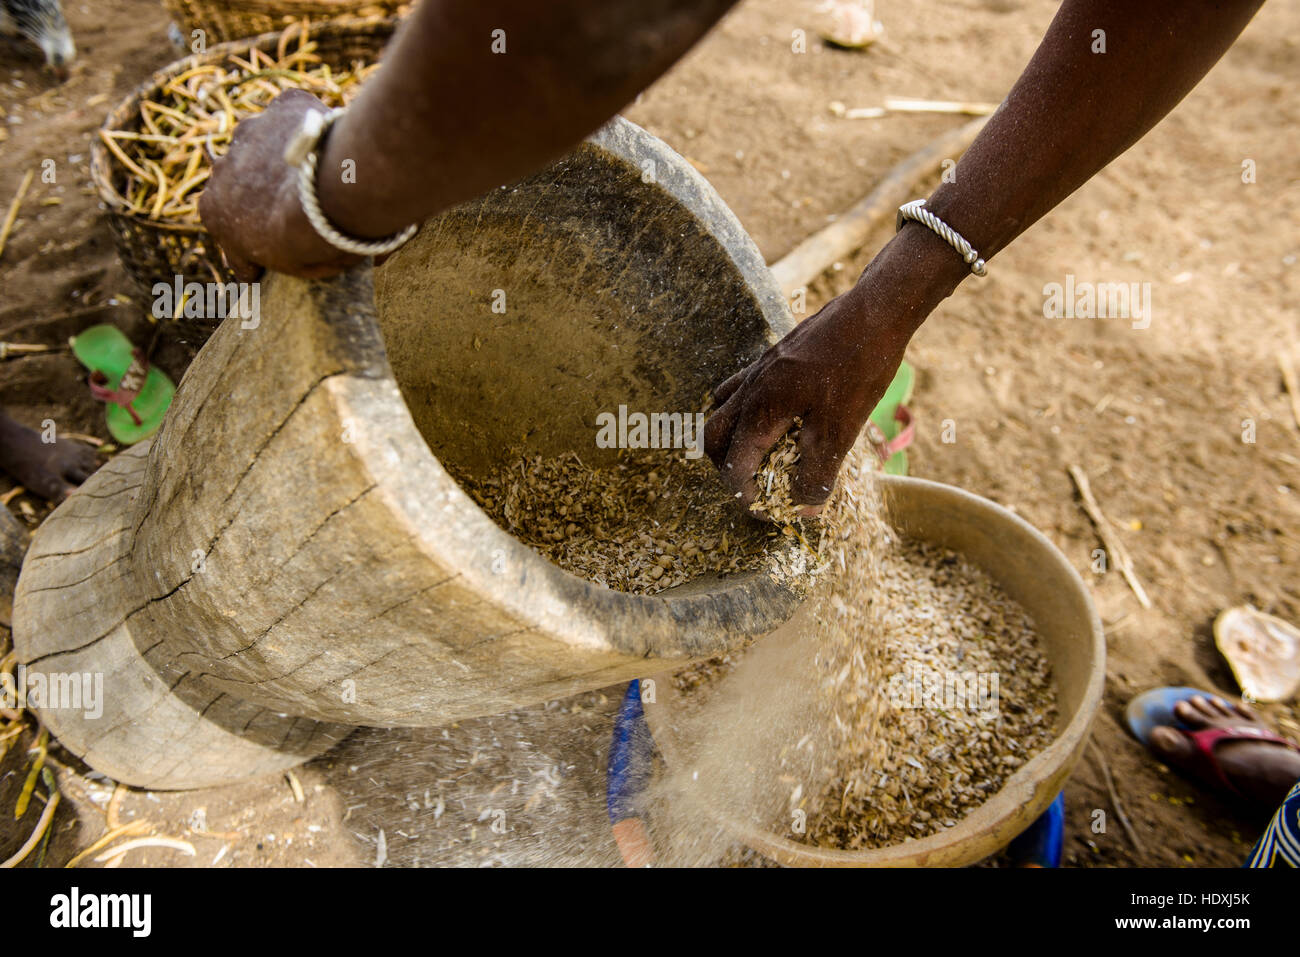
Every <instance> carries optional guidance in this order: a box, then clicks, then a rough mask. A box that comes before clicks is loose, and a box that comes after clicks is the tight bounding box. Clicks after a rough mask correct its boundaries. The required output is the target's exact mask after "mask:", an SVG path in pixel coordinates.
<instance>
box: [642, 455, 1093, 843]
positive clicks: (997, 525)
mask: <svg viewBox="0 0 1300 957" xmlns="http://www.w3.org/2000/svg"><path fill="white" fill-rule="evenodd" d="M882 481H883V482H884V486H885V491H886V494H887V496H888V501H889V506H890V511H891V515H892V520H893V522H894V524H895V526H896V527H897V528H898V529H899V531H900V532H902V533H903V534H906V535H908V536H911V537H913V538H917V539H921V540H924V541H928V542H933V543H934V544H937V545H941V546H944V547H946V548H950V549H952V550H953V551H955V552H958V553H959V554H961V555H963V556H965V557H966V558H967V559H969V560H970V561H972V562H973V563H974V564H976V565H977V566H979V567H980V568H981V569H983V570H984V571H985V572H987V573H988V574H989V575H990V576H991V577H992V578H993V579H994V580H995V581H997V582H998V584H1000V585H1001V586H1002V588H1003V589H1004V590H1005V591H1006V593H1007V594H1008V595H1009V596H1010V597H1011V598H1013V599H1015V600H1016V601H1018V602H1019V603H1020V604H1021V605H1022V606H1023V607H1024V609H1025V610H1026V611H1027V612H1028V613H1029V614H1030V615H1031V616H1032V617H1033V619H1034V622H1035V624H1036V625H1037V628H1038V635H1039V638H1040V639H1041V641H1042V644H1043V649H1044V653H1045V654H1046V655H1047V658H1048V662H1049V664H1050V665H1051V668H1052V678H1053V681H1054V683H1055V687H1056V694H1057V710H1058V712H1059V717H1058V720H1057V729H1058V733H1057V736H1056V738H1055V739H1054V740H1053V741H1052V743H1051V744H1050V745H1048V747H1046V748H1044V749H1043V750H1042V751H1041V752H1039V753H1038V754H1037V755H1035V756H1034V757H1033V758H1031V759H1030V760H1029V761H1027V762H1025V764H1023V765H1022V766H1021V767H1020V768H1019V769H1018V770H1017V771H1016V772H1015V773H1014V774H1013V775H1011V777H1010V778H1008V779H1007V781H1006V783H1005V784H1004V785H1003V787H1002V789H1001V790H999V791H998V792H997V793H996V794H994V795H993V796H992V797H990V798H989V799H988V800H987V801H986V802H984V804H982V805H981V806H980V807H978V808H976V809H975V810H974V811H972V812H971V813H970V814H968V815H967V816H966V817H964V818H962V819H961V820H960V821H958V822H957V824H956V826H955V827H951V828H945V829H944V830H943V831H941V832H939V833H937V834H934V835H932V836H930V837H926V838H923V839H920V840H916V841H910V842H907V843H905V844H896V845H893V846H891V847H883V848H877V849H873V850H865V851H841V850H828V849H824V848H818V847H812V846H809V845H805V844H799V843H796V842H795V841H791V840H788V839H785V838H781V837H778V836H776V835H774V834H770V833H767V832H765V831H761V830H759V829H757V828H755V827H753V826H751V825H748V824H745V823H741V822H739V821H735V820H727V821H725V822H724V825H725V826H726V827H728V828H729V829H730V830H731V831H732V832H733V833H734V835H735V836H736V838H737V839H738V840H740V841H742V842H743V843H745V844H747V845H748V846H750V847H752V848H754V849H755V850H757V851H759V852H761V853H763V854H766V855H767V856H769V857H771V858H773V859H774V860H776V861H779V862H780V863H782V864H786V865H789V866H794V867H961V866H964V865H967V864H972V863H974V862H976V861H978V860H981V859H982V858H984V857H987V856H988V855H990V854H992V853H994V852H995V851H997V850H999V849H1000V848H1002V847H1005V846H1006V845H1007V844H1008V843H1009V842H1010V841H1011V840H1012V838H1014V837H1015V836H1016V835H1017V834H1019V833H1020V832H1021V831H1023V830H1024V829H1025V828H1026V827H1028V826H1029V825H1030V824H1031V823H1032V822H1033V820H1034V819H1035V818H1036V817H1038V815H1040V814H1041V813H1042V812H1043V811H1045V810H1046V809H1047V806H1048V805H1049V804H1051V803H1052V800H1053V799H1054V798H1055V797H1056V795H1057V794H1058V793H1059V792H1060V790H1061V788H1062V787H1063V786H1064V784H1065V781H1066V779H1067V778H1068V777H1069V776H1070V772H1071V771H1072V770H1073V769H1074V765H1075V763H1076V762H1077V761H1078V760H1079V757H1080V756H1081V755H1082V753H1083V748H1084V746H1085V745H1086V744H1087V741H1088V733H1089V728H1090V726H1091V724H1092V719H1093V717H1094V716H1095V715H1096V713H1097V708H1098V705H1099V704H1100V702H1101V692H1102V684H1103V680H1104V675H1105V671H1106V644H1105V637H1104V635H1103V632H1102V628H1101V620H1100V619H1099V618H1098V617H1097V610H1096V609H1095V608H1094V607H1093V604H1092V597H1091V595H1090V594H1089V592H1088V589H1087V587H1086V586H1085V585H1084V583H1083V581H1082V580H1081V579H1080V578H1079V575H1078V573H1077V572H1075V570H1074V568H1073V567H1071V565H1070V564H1069V562H1068V561H1066V558H1065V556H1064V555H1062V554H1061V552H1060V551H1059V550H1058V549H1057V548H1056V546H1054V545H1053V544H1052V543H1051V542H1049V541H1048V540H1047V539H1046V538H1045V537H1044V536H1043V535H1042V533H1041V532H1039V531H1038V530H1037V529H1035V528H1034V527H1033V526H1031V525H1029V524H1028V523H1027V522H1025V521H1024V520H1023V519H1020V518H1018V517H1017V516H1015V515H1013V514H1012V513H1011V512H1009V511H1007V510H1006V509H1004V508H1002V507H1001V506H999V505H995V504H994V503H993V502H990V501H989V500H988V499H985V498H981V497H980V496H978V495H973V494H971V493H970V492H965V491H963V490H961V489H958V488H953V487H952V486H949V485H943V484H940V483H938V482H930V481H926V480H924V479H917V478H904V477H899V476H891V475H886V476H882ZM800 617H802V616H800ZM793 625H794V621H793V620H792V622H791V626H793ZM767 640H779V637H778V636H777V635H773V636H772V638H770V639H767ZM655 686H656V689H657V693H658V698H659V701H658V703H656V704H647V705H646V706H645V713H646V720H647V721H648V722H649V724H650V729H651V731H652V733H653V734H654V739H655V743H656V744H657V745H658V747H659V749H660V750H661V751H662V752H663V755H664V758H665V760H666V761H667V762H668V764H669V765H672V764H674V763H676V761H678V760H681V758H680V755H681V743H680V741H679V740H678V739H677V736H676V734H675V725H674V721H673V712H674V708H675V707H678V706H680V702H681V696H680V694H679V693H678V692H677V691H676V690H675V689H674V688H673V683H672V681H671V680H670V679H669V677H668V676H667V675H664V676H662V677H660V678H659V679H658V680H657V681H656V682H655Z"/></svg>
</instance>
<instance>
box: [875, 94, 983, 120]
mask: <svg viewBox="0 0 1300 957" xmlns="http://www.w3.org/2000/svg"><path fill="white" fill-rule="evenodd" d="M997 108H998V104H997V103H971V102H968V101H965V100H913V99H910V98H904V97H890V98H887V99H886V100H885V109H887V110H889V111H890V112H893V113H965V114H967V115H969V116H988V115H989V114H990V113H993V112H994V111H995V110H997Z"/></svg>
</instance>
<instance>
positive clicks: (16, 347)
mask: <svg viewBox="0 0 1300 957" xmlns="http://www.w3.org/2000/svg"><path fill="white" fill-rule="evenodd" d="M62 348H64V347H63V346H47V345H43V344H41V343H37V342H0V359H8V358H11V357H17V356H27V355H34V354H35V353H39V352H57V351H59V350H60V349H62Z"/></svg>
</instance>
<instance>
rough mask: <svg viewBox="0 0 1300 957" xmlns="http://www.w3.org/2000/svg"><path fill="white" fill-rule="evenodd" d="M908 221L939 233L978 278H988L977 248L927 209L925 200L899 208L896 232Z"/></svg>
mask: <svg viewBox="0 0 1300 957" xmlns="http://www.w3.org/2000/svg"><path fill="white" fill-rule="evenodd" d="M908 220H912V221H913V222H917V223H920V224H921V225H922V226H924V227H926V228H927V229H929V230H930V231H931V232H933V233H937V234H938V235H939V237H940V238H942V239H943V241H944V242H946V243H947V244H948V245H949V246H951V247H952V248H953V249H955V250H957V252H958V253H960V254H961V258H962V259H964V260H965V261H966V264H967V265H968V266H970V271H971V272H973V273H974V274H975V275H977V276H987V275H988V269H986V268H985V266H984V260H982V259H980V254H979V253H977V252H976V251H975V247H974V246H972V245H971V244H970V243H968V242H967V241H966V237H964V236H963V235H962V234H961V233H959V232H957V230H955V229H953V228H952V227H951V226H949V225H948V224H947V223H945V222H944V221H943V220H942V219H940V218H939V217H938V216H936V215H934V213H932V212H930V211H929V210H928V209H926V208H925V200H923V199H914V200H912V201H911V202H910V203H904V204H903V205H902V206H900V207H898V219H897V220H896V223H895V226H894V231H895V232H897V231H898V230H900V229H902V228H903V224H904V223H905V222H907V221H908Z"/></svg>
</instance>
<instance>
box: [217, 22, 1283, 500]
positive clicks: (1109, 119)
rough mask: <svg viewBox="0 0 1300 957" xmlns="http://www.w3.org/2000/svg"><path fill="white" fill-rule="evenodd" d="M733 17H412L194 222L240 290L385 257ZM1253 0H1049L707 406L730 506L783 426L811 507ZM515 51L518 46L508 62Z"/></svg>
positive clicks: (1197, 73) (583, 125)
mask: <svg viewBox="0 0 1300 957" xmlns="http://www.w3.org/2000/svg"><path fill="white" fill-rule="evenodd" d="M732 3H733V0H707V2H699V3H686V2H679V0H665V2H656V3H645V2H643V0H617V2H609V0H568V2H565V3H561V4H546V5H539V4H534V3H530V2H527V0H487V2H483V3H477V4H451V3H446V2H437V0H427V2H424V3H421V4H419V5H418V6H417V7H416V9H415V11H414V12H413V13H412V15H411V16H410V18H409V19H408V20H407V21H406V23H405V24H404V26H403V28H402V29H401V31H400V32H399V34H398V35H397V37H396V39H395V40H394V42H393V44H392V45H391V47H390V49H389V50H388V51H387V52H386V57H385V63H386V66H385V68H384V69H383V70H381V71H380V72H379V73H378V75H377V76H376V77H375V78H374V79H373V80H372V81H370V82H368V83H367V84H366V87H365V89H364V90H363V91H362V92H361V94H360V95H359V96H358V98H357V100H356V101H355V102H354V103H353V105H352V106H351V107H349V109H348V111H347V114H346V116H342V117H339V116H337V115H336V116H335V117H334V118H335V119H337V120H338V122H337V123H334V124H333V125H332V127H329V128H328V136H326V135H325V134H326V132H327V129H326V128H325V127H323V126H322V125H320V124H319V123H317V124H316V125H315V126H313V121H312V114H315V113H317V112H318V111H319V107H318V106H317V105H315V104H310V103H308V102H307V101H306V100H304V99H303V97H302V96H301V95H298V96H295V97H294V99H293V100H292V101H288V102H285V103H283V104H281V103H280V101H277V104H276V105H275V107H274V108H273V111H271V110H269V111H268V113H267V115H266V116H264V117H263V118H261V119H259V120H256V121H255V123H256V124H257V125H256V127H255V129H254V130H253V131H252V132H250V133H249V134H248V135H247V136H239V137H237V138H236V140H235V142H234V143H233V144H232V148H231V151H230V153H229V154H228V156H227V158H226V159H225V160H224V161H223V162H222V163H221V164H220V165H219V166H218V167H217V169H216V170H214V173H213V177H212V180H211V183H210V184H209V186H208V189H207V192H206V193H205V194H204V198H203V200H202V203H201V212H202V214H203V221H204V225H205V226H207V227H208V229H209V230H210V231H211V232H212V234H213V235H214V237H215V238H216V239H217V240H218V242H219V243H220V244H221V246H222V248H223V249H224V250H225V252H226V255H227V256H228V257H229V259H230V261H231V262H232V264H236V265H237V267H238V269H239V271H240V272H241V273H242V274H244V275H245V276H248V275H249V274H251V273H253V272H255V271H257V270H258V269H259V268H273V269H276V270H280V271H284V272H289V273H293V274H296V275H302V276H309V277H318V276H321V275H325V274H329V273H331V272H336V271H339V270H342V269H343V268H345V267H346V266H347V265H349V264H350V263H352V262H354V261H355V257H356V256H357V255H362V256H366V255H377V254H379V253H381V252H386V251H391V249H394V248H396V246H397V245H400V243H401V242H402V241H403V237H405V236H407V235H409V229H410V226H411V224H413V223H416V222H419V221H420V220H422V219H423V218H425V217H427V216H430V215H432V214H434V213H437V212H440V211H442V210H446V209H448V208H450V207H452V206H455V205H457V204H458V203H461V202H464V201H466V200H469V199H471V198H473V197H475V196H479V195H482V194H483V193H485V192H487V191H488V190H491V189H495V188H498V187H500V186H501V185H502V184H506V183H511V182H514V181H517V180H518V179H519V178H520V177H522V176H524V175H525V174H527V173H529V172H532V171H534V170H536V169H537V168H539V167H541V166H543V165H544V164H545V163H546V162H547V161H548V160H550V159H552V158H554V157H555V156H558V155H561V154H562V153H563V152H564V151H565V150H566V149H568V148H571V147H572V146H573V145H574V144H575V143H577V142H578V141H579V140H580V139H581V138H582V137H583V136H584V135H586V134H588V133H590V132H591V131H592V130H594V129H595V128H596V127H597V126H599V124H601V123H602V122H604V121H605V120H607V119H608V118H609V117H610V116H612V115H613V114H614V113H615V111H616V110H618V109H619V108H620V107H621V106H623V105H624V104H625V103H628V102H629V101H631V100H632V99H633V98H634V97H635V96H636V95H637V93H638V92H639V91H640V90H642V89H644V88H645V87H646V86H648V85H649V84H650V83H651V82H653V81H654V80H655V79H656V78H657V77H658V76H659V75H660V74H662V73H663V72H665V71H666V70H667V69H668V68H669V67H670V66H671V65H672V64H673V63H674V62H675V61H676V60H677V59H678V58H679V57H680V56H682V55H683V54H684V53H685V52H686V51H687V50H688V49H689V48H690V47H691V46H692V45H693V44H694V43H695V42H696V41H697V40H698V39H700V38H701V37H702V36H703V35H704V34H705V33H706V32H707V31H708V29H709V28H710V27H711V26H712V25H713V24H714V23H715V22H717V20H718V19H720V18H721V16H722V15H723V14H724V13H725V12H726V10H727V9H728V8H729V7H730V6H732ZM1259 5H1260V4H1259V3H1256V2H1246V3H1241V4H1222V5H1212V4H1187V3H1183V2H1181V0H1153V2H1151V3H1147V4H1142V5H1133V4H1129V3H1124V2H1122V0H1066V2H1065V3H1063V4H1062V6H1061V9H1060V11H1059V12H1058V14H1057V15H1056V17H1055V19H1054V20H1053V21H1052V24H1051V26H1050V28H1049V29H1048V33H1047V35H1046V37H1045V38H1044V40H1043V43H1042V44H1041V46H1040V47H1039V49H1038V51H1037V53H1036V54H1035V55H1034V58H1033V59H1032V60H1031V61H1030V63H1029V65H1028V67H1027V68H1026V69H1025V72H1024V73H1023V74H1022V75H1021V77H1020V79H1019V80H1018V81H1017V82H1016V84H1015V86H1014V87H1013V88H1012V89H1011V91H1010V92H1009V93H1008V95H1007V97H1006V99H1005V100H1004V101H1003V103H1002V105H1001V106H1000V107H999V108H998V110H997V112H996V113H995V114H994V115H993V116H992V117H991V118H990V119H989V121H988V123H987V125H986V126H985V127H984V129H983V130H982V132H981V133H980V135H979V136H978V138H976V140H975V141H974V143H973V144H972V145H971V147H970V149H969V150H968V151H967V152H966V154H965V155H964V156H963V157H962V159H961V162H960V163H959V164H958V165H957V167H956V168H955V169H954V170H953V171H952V173H953V175H952V176H950V177H945V181H944V183H943V185H941V186H940V187H939V189H938V190H936V191H935V192H934V193H933V194H932V195H931V196H930V197H929V198H928V199H926V200H924V201H914V202H912V203H908V204H905V205H904V206H903V207H902V208H901V209H900V216H899V222H898V227H899V228H898V235H896V236H895V237H894V239H893V240H891V241H890V242H889V243H888V244H887V245H886V246H885V247H884V248H883V249H882V250H881V251H880V253H879V254H878V255H877V256H876V257H875V258H874V259H873V260H872V261H871V263H870V265H869V266H868V267H867V269H866V271H865V272H864V273H863V274H862V276H861V278H859V280H858V282H857V284H856V285H855V286H854V288H853V289H852V290H850V291H849V292H848V293H846V294H844V295H843V296H840V297H838V298H837V299H834V300H832V301H831V302H830V303H828V304H827V305H826V306H825V308H823V309H822V310H821V311H820V312H819V313H817V315H815V316H813V317H812V318H811V319H809V320H807V321H806V322H804V323H803V324H801V325H800V326H799V327H798V328H796V329H795V330H794V331H793V332H791V333H790V334H789V335H788V336H786V337H785V338H784V339H783V340H781V341H780V342H778V343H777V344H776V345H774V346H772V347H771V349H769V351H768V352H767V354H765V355H764V356H762V357H761V358H760V359H758V361H756V362H754V363H753V364H752V365H750V366H749V367H748V368H746V369H744V370H743V371H741V372H738V373H737V374H736V375H734V376H732V378H730V379H728V380H727V381H726V382H725V383H724V384H723V385H722V386H721V388H720V389H719V392H718V398H719V400H720V402H721V405H720V407H719V408H718V411H717V412H716V413H715V414H714V416H713V418H712V419H711V420H710V422H709V425H708V428H707V430H706V437H705V438H706V449H707V451H708V453H709V455H710V457H711V458H712V459H713V461H714V462H715V463H716V464H717V465H718V467H719V468H720V469H721V471H722V477H723V480H724V481H725V482H726V483H727V485H728V486H729V487H730V488H731V490H732V491H733V492H735V493H737V494H738V497H739V498H740V500H741V502H742V504H744V505H745V506H746V507H749V506H751V505H753V503H754V502H755V500H756V498H757V496H758V486H757V485H756V483H755V475H756V474H757V473H758V471H759V467H760V465H761V464H762V462H763V459H764V457H765V456H766V455H767V454H768V452H769V451H770V450H771V449H772V448H773V446H775V445H776V444H777V442H778V441H779V440H781V438H782V436H784V435H785V434H786V432H787V431H788V430H789V428H790V426H791V424H792V423H793V421H794V419H795V418H796V417H798V418H801V419H802V420H803V426H802V429H801V431H800V437H799V440H798V460H797V462H795V463H789V464H792V465H794V466H795V472H794V475H793V478H792V479H791V486H790V490H791V496H792V499H791V501H792V502H793V503H797V504H799V505H801V506H802V507H801V508H800V509H799V510H798V511H799V514H800V515H810V514H813V513H815V512H817V511H818V510H819V509H820V507H821V506H822V505H823V504H824V503H825V502H826V500H827V498H828V497H829V495H830V493H831V490H832V488H833V487H834V485H835V480H836V477H837V475H838V473H839V470H840V466H841V463H842V462H843V460H844V457H845V455H846V454H847V452H848V450H849V449H850V448H851V447H852V445H853V443H854V441H855V440H856V438H857V436H858V435H859V433H860V432H861V431H862V429H863V427H864V426H865V424H866V422H867V418H868V416H869V414H870V412H871V410H872V408H873V407H874V406H875V404H876V402H877V401H879V399H880V397H881V396H882V395H883V394H884V392H885V389H886V387H887V386H888V384H889V382H890V380H891V379H892V377H893V374H894V372H895V371H896V370H897V368H898V365H899V362H900V361H901V358H902V355H903V351H904V350H905V348H906V346H907V343H908V341H909V340H910V339H911V337H912V335H913V334H914V333H915V332H916V331H917V329H918V328H919V327H920V325H921V324H922V323H923V322H924V321H925V319H926V317H927V316H928V315H929V314H930V313H931V312H932V311H933V310H934V309H935V308H936V307H937V306H938V304H939V303H940V302H942V301H943V299H945V298H946V297H947V296H949V295H951V294H952V293H953V292H954V291H955V290H956V288H957V286H958V285H959V284H960V283H961V281H962V280H963V279H964V278H965V277H966V276H967V275H968V274H970V273H971V272H973V273H975V274H976V275H978V276H983V275H985V274H986V272H987V268H986V264H987V262H988V261H989V260H991V259H992V257H993V256H994V255H996V254H997V253H998V252H999V251H1000V250H1002V249H1003V248H1005V247H1006V246H1007V245H1008V244H1010V243H1011V242H1012V241H1013V240H1015V239H1016V237H1018V236H1019V235H1020V234H1021V233H1022V232H1023V231H1024V230H1025V229H1027V228H1028V227H1029V226H1031V225H1033V224H1034V223H1035V222H1036V221H1037V220H1038V219H1040V218H1041V217H1042V216H1044V215H1045V214H1046V213H1048V212H1049V211H1050V210H1051V209H1053V208H1054V207H1055V206H1056V205H1057V204H1058V203H1060V202H1061V201H1062V200H1063V199H1065V197H1067V196H1069V195H1070V194H1071V193H1072V192H1074V190H1076V189H1078V188H1079V187H1080V186H1082V185H1083V184H1084V183H1085V182H1087V181H1088V180H1089V179H1090V178H1091V177H1092V176H1093V175H1094V174H1095V173H1097V172H1098V171H1099V170H1100V169H1101V168H1102V167H1104V166H1105V165H1106V164H1107V163H1109V162H1110V161H1111V160H1112V159H1114V158H1115V157H1117V156H1118V155H1119V154H1121V153H1122V152H1124V151H1125V150H1126V149H1128V148H1129V147H1130V146H1132V145H1133V144H1134V143H1135V142H1137V140H1138V139H1139V138H1141V137H1142V136H1143V135H1144V134H1145V133H1146V132H1147V130H1149V129H1150V128H1151V127H1152V126H1154V125H1155V124H1156V123H1157V122H1158V121H1159V120H1160V119H1161V118H1162V117H1163V116H1164V115H1165V114H1166V113H1168V112H1169V110H1171V109H1172V108H1173V107H1174V106H1175V105H1176V104H1177V103H1178V102H1179V101H1180V100H1181V99H1182V98H1183V97H1184V96H1185V95H1186V94H1187V93H1188V92H1189V91H1190V90H1191V89H1192V87H1193V86H1194V85H1195V84H1196V83H1197V82H1198V81H1199V80H1200V78H1201V77H1202V76H1203V75H1204V74H1205V73H1206V72H1207V71H1208V70H1209V69H1210V67H1211V66H1213V64H1214V63H1215V62H1216V61H1217V60H1218V58H1219V57H1220V56H1222V55H1223V53H1224V52H1225V51H1226V50H1227V48H1228V47H1229V46H1230V45H1231V43H1232V41H1233V40H1234V39H1235V38H1236V36H1237V35H1238V34H1239V33H1240V32H1241V30H1242V29H1243V28H1244V27H1245V25H1246V24H1247V22H1249V20H1250V18H1251V17H1252V16H1253V15H1254V12H1255V10H1256V9H1257V8H1258V7H1259ZM1098 24H1105V25H1106V28H1105V30H1099V29H1097V25H1098ZM1098 34H1101V39H1100V41H1099V39H1098ZM516 37H518V38H527V39H526V40H523V39H521V40H520V41H519V45H518V46H514V45H511V46H509V47H508V46H507V44H508V43H510V44H513V43H514V42H515V41H514V40H513V39H512V38H516ZM1099 42H1100V47H1099V46H1098V43H1099ZM503 54H509V55H503ZM283 99H285V98H284V97H282V100H283ZM312 130H314V134H313V133H312ZM303 141H306V142H307V144H308V145H307V147H306V155H307V158H305V159H304V158H302V157H301V156H299V157H298V158H297V159H295V160H293V161H292V162H291V163H290V169H289V171H286V166H285V159H284V157H285V156H286V153H287V154H288V155H290V156H295V155H296V154H297V153H298V152H301V151H294V150H288V151H286V147H289V146H290V144H292V143H295V142H303ZM311 163H314V164H315V165H314V166H312V165H311ZM344 168H346V169H350V170H351V171H352V172H353V173H354V175H352V176H350V177H343V176H340V175H339V170H340V169H344ZM304 170H305V171H306V172H305V173H304V174H303V175H302V177H301V178H299V177H298V175H297V174H298V173H299V172H301V171H304ZM316 171H319V175H316ZM295 181H296V182H297V183H298V188H297V189H295V188H293V185H292V184H293V183H294V182H295ZM304 183H305V184H306V185H305V186H304V185H303V184H304ZM300 203H302V204H305V206H300ZM304 209H305V210H306V212H307V213H310V214H311V215H304ZM340 253H342V254H344V255H339V254H340ZM760 511H763V510H761V509H760Z"/></svg>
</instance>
